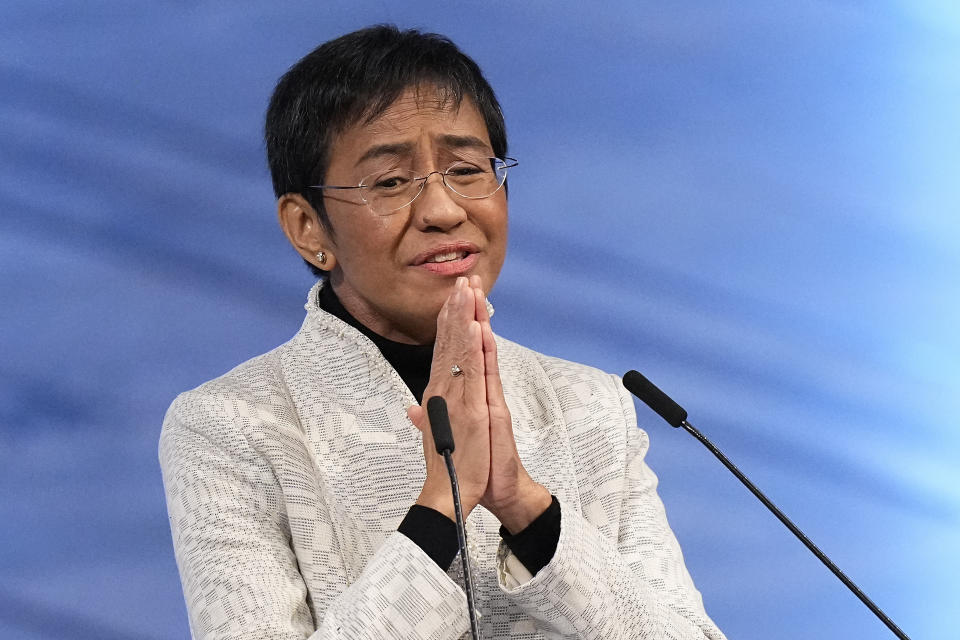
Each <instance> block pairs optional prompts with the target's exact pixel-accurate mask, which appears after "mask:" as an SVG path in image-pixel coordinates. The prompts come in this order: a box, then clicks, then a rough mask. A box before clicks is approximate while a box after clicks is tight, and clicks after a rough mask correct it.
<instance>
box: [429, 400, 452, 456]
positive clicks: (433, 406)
mask: <svg viewBox="0 0 960 640" xmlns="http://www.w3.org/2000/svg"><path fill="white" fill-rule="evenodd" d="M427 416H428V417H429V418H430V432H431V433H433V443H434V444H435V445H437V453H439V454H441V455H442V454H443V452H444V451H449V452H450V453H453V431H451V430H450V416H449V415H448V414H447V401H446V400H444V399H443V398H441V397H440V396H433V397H431V398H430V399H429V400H427Z"/></svg>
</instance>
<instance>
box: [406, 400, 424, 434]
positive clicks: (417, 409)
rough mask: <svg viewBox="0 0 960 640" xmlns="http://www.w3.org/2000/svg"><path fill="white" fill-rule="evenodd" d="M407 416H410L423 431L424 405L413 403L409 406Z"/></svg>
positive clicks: (414, 424) (411, 420)
mask: <svg viewBox="0 0 960 640" xmlns="http://www.w3.org/2000/svg"><path fill="white" fill-rule="evenodd" d="M407 417H408V418H410V422H412V423H413V426H415V427H416V428H417V429H420V431H423V426H421V425H422V423H423V407H421V406H420V405H418V404H412V405H410V406H409V407H407Z"/></svg>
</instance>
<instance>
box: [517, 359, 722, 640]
mask: <svg viewBox="0 0 960 640" xmlns="http://www.w3.org/2000/svg"><path fill="white" fill-rule="evenodd" d="M613 379H614V380H615V382H614V383H613V384H614V387H615V391H613V393H615V394H616V395H617V396H618V398H619V411H620V412H622V414H621V415H617V416H615V418H616V422H617V423H619V424H623V422H625V423H626V430H627V431H626V443H627V446H626V460H625V469H624V482H623V485H622V486H623V489H622V491H621V495H620V496H619V500H620V501H621V504H622V506H621V519H620V528H619V532H618V534H617V539H616V540H615V541H614V540H611V539H609V538H608V537H607V536H604V535H603V534H601V533H600V532H599V531H598V530H597V529H596V527H594V526H593V525H592V524H591V523H590V522H589V521H588V520H587V519H586V518H585V517H584V516H583V515H582V514H581V513H580V512H579V511H578V510H576V508H575V507H574V506H573V505H568V504H564V503H563V502H562V501H561V525H560V539H559V542H558V543H557V550H556V552H555V554H554V556H553V558H552V559H551V561H550V563H548V564H547V565H546V566H545V567H544V568H543V569H541V570H540V571H539V572H538V573H537V574H536V575H535V576H531V575H530V574H529V572H526V571H525V570H524V569H523V567H522V565H520V563H519V562H518V561H517V560H516V558H515V557H514V556H513V555H512V554H511V553H510V551H509V549H508V548H507V547H506V546H505V545H501V546H500V549H499V552H498V580H499V583H500V587H501V589H503V590H504V591H505V592H506V593H507V595H508V596H509V597H510V598H511V599H512V600H513V601H514V602H516V603H517V604H518V606H520V607H521V608H522V609H523V610H524V611H526V612H527V613H528V614H529V615H530V616H531V617H533V618H534V619H535V620H536V621H537V626H539V627H541V629H542V630H543V631H545V632H546V633H547V634H551V635H561V636H563V637H570V638H583V639H597V640H600V639H604V640H610V639H615V638H624V639H626V638H631V639H636V638H658V639H660V638H670V639H675V640H681V639H682V640H703V639H705V638H708V639H710V640H724V635H723V633H721V632H720V630H719V629H718V628H717V627H716V625H714V623H713V622H712V621H711V620H710V618H709V617H708V616H707V614H706V612H705V611H704V608H703V602H702V599H701V597H700V593H699V592H698V591H697V589H696V587H695V586H694V584H693V580H692V579H691V578H690V575H689V573H688V572H687V569H686V567H685V566H684V563H683V556H682V554H681V551H680V546H679V544H678V543H677V540H676V537H675V536H674V535H673V532H672V531H671V530H670V526H669V525H668V524H667V518H666V513H665V511H664V508H663V503H662V502H661V501H660V498H659V496H658V495H657V492H656V487H657V477H656V476H655V475H654V473H653V471H651V470H650V468H649V467H648V466H647V465H646V463H645V462H644V455H645V454H646V451H647V448H648V445H649V442H648V440H647V436H646V434H645V433H644V432H643V431H641V430H640V429H638V428H637V418H636V412H635V410H634V406H633V401H632V399H631V398H630V396H629V394H627V392H626V390H624V389H623V388H622V386H621V385H620V384H618V382H619V381H618V379H617V378H616V377H613ZM608 497H609V496H608Z"/></svg>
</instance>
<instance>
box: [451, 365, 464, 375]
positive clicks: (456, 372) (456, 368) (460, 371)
mask: <svg viewBox="0 0 960 640" xmlns="http://www.w3.org/2000/svg"><path fill="white" fill-rule="evenodd" d="M450 375H452V376H453V377H454V378H456V377H459V376H462V375H463V369H461V368H460V365H458V364H455V365H453V366H452V367H450Z"/></svg>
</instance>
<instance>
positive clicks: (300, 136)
mask: <svg viewBox="0 0 960 640" xmlns="http://www.w3.org/2000/svg"><path fill="white" fill-rule="evenodd" d="M266 138H267V153H268V158H269V162H270V168H271V173H272V176H273V181H274V189H275V191H276V194H277V197H278V211H279V220H280V225H281V227H282V228H283V230H284V233H285V234H286V236H287V238H288V239H289V240H290V243H291V244H292V245H293V246H294V248H295V249H296V250H297V251H298V252H299V253H300V255H301V256H303V258H304V259H305V260H306V261H307V263H308V264H309V265H310V266H311V268H312V269H314V271H315V272H316V273H317V274H318V276H319V277H320V281H319V282H318V283H317V285H316V286H314V287H313V289H312V290H311V291H310V294H309V296H308V300H307V305H306V309H307V316H306V319H305V320H304V324H303V327H302V328H301V330H300V331H299V332H298V334H297V335H296V336H295V337H294V338H293V339H292V340H291V341H290V342H288V343H286V344H284V345H282V346H281V347H279V348H277V349H275V350H273V351H271V352H269V353H267V354H265V355H263V356H260V357H258V358H255V359H253V360H251V361H249V362H247V363H244V364H242V365H240V366H239V367H238V368H236V369H234V370H233V371H231V372H229V373H228V374H226V375H225V376H222V377H221V378H218V379H216V380H213V381H211V382H208V383H206V384H204V385H202V386H201V387H199V388H197V389H195V390H193V391H190V392H187V393H185V394H183V395H181V396H180V397H178V398H177V400H176V401H175V402H174V404H173V405H172V406H171V408H170V410H169V412H168V414H167V417H166V420H165V422H164V429H163V434H162V436H161V442H160V457H161V464H162V467H163V472H164V483H165V486H166V491H167V497H168V508H169V512H170V521H171V528H172V531H173V538H174V546H175V549H176V554H177V562H178V566H179V568H180V572H181V577H182V581H183V587H184V593H185V596H186V600H187V606H188V609H189V612H190V625H191V631H192V633H193V635H194V637H196V638H306V637H311V638H318V639H319V638H356V637H363V638H389V637H397V638H456V637H459V636H460V635H461V634H463V633H464V632H465V631H466V630H467V625H468V621H467V613H466V599H465V595H464V592H463V590H462V588H461V586H460V585H461V584H462V575H461V573H460V571H459V570H458V565H453V559H454V557H455V555H456V552H457V542H456V530H455V527H454V524H453V503H452V498H451V491H450V484H449V478H448V477H447V473H446V469H445V466H444V464H443V461H442V458H441V457H440V456H438V455H437V454H436V453H435V452H434V447H433V443H432V439H431V436H430V429H429V425H428V423H427V419H426V416H425V412H424V410H423V409H422V408H421V407H420V404H419V403H420V402H422V401H423V399H425V398H429V397H431V396H434V395H439V396H442V397H444V398H445V400H446V402H447V405H448V408H449V412H450V417H451V423H452V425H453V433H454V438H455V442H456V452H455V454H454V459H455V461H456V466H457V470H458V474H459V481H460V491H461V496H462V502H463V511H464V514H465V516H467V514H469V516H468V517H467V531H468V539H469V543H470V547H471V561H472V563H473V569H472V571H473V574H474V579H475V582H476V591H477V604H478V607H479V611H480V613H481V616H482V617H481V620H480V627H481V633H482V635H483V637H485V638H501V637H518V638H542V637H571V638H573V637H580V638H614V637H631V638H645V637H651V638H652V637H672V638H722V637H723V636H722V634H721V633H720V632H719V630H717V629H716V627H715V626H714V625H713V623H712V622H711V621H710V619H709V618H708V617H707V616H706V613H705V612H704V610H703V606H702V603H701V601H700V596H699V593H697V591H696V589H695V588H694V586H693V583H692V581H691V580H690V577H689V575H688V574H687V571H686V569H685V568H684V566H683V560H682V556H681V553H680V549H679V547H678V545H677V542H676V540H675V538H674V536H673V534H672V532H671V531H670V529H669V526H668V525H667V522H666V518H665V515H664V513H663V507H662V505H661V503H660V501H659V499H658V498H657V496H656V491H655V488H656V478H655V477H654V475H653V474H652V472H651V471H650V470H649V469H648V468H647V467H646V465H645V464H644V463H643V455H644V453H645V451H646V447H647V441H646V435H645V434H644V433H643V432H642V431H640V430H638V429H637V427H636V416H635V414H634V410H633V404H632V401H631V400H630V398H629V397H628V395H627V394H626V393H625V392H624V391H623V389H622V388H621V386H620V384H619V381H618V380H617V379H616V378H615V377H613V376H609V375H606V374H603V373H601V372H599V371H596V370H594V369H591V368H588V367H585V366H582V365H577V364H574V363H570V362H565V361H562V360H558V359H555V358H549V357H547V356H543V355H541V354H537V353H534V352H532V351H529V350H527V349H525V348H523V347H520V346H519V345H516V344H514V343H511V342H509V341H507V340H504V339H502V338H499V337H496V336H495V335H494V334H493V332H492V330H491V326H490V315H489V314H490V311H491V308H490V307H489V305H488V303H487V301H486V293H487V292H488V291H489V290H490V288H491V287H492V286H493V284H494V282H495V281H496V279H497V276H498V275H499V272H500V268H501V266H502V265H503V260H504V255H505V251H506V242H507V194H506V184H505V182H506V174H507V171H508V169H509V167H511V166H514V165H515V164H516V161H514V160H512V159H510V158H507V157H506V152H507V144H506V135H505V129H504V125H503V117H502V114H501V112H500V108H499V105H498V104H497V101H496V98H495V96H494V94H493V91H492V89H491V88H490V87H489V85H488V84H487V82H486V80H485V79H484V78H483V76H482V74H481V73H480V70H479V68H478V67H477V66H476V64H475V63H474V62H473V61H472V60H470V59H469V58H467V57H466V56H465V55H464V54H463V53H461V52H460V51H459V50H458V49H457V48H456V47H455V46H454V45H453V44H452V43H450V42H449V41H448V40H446V39H444V38H441V37H439V36H435V35H425V34H420V33H418V32H415V31H406V32H400V31H398V30H396V29H395V28H393V27H375V28H371V29H366V30H363V31H358V32H355V33H352V34H348V35H346V36H343V37H341V38H338V39H336V40H333V41H331V42H328V43H326V44H324V45H322V46H321V47H319V48H318V49H316V50H315V51H313V52H312V53H310V54H309V55H308V56H306V57H305V58H304V59H302V60H301V61H299V62H298V63H297V64H296V65H295V66H294V67H292V68H291V69H290V71H288V73H287V74H285V75H284V77H283V78H281V80H280V82H279V83H278V85H277V88H276V90H275V92H274V95H273V98H272V100H271V103H270V108H269V110H268V114H267V124H266Z"/></svg>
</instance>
